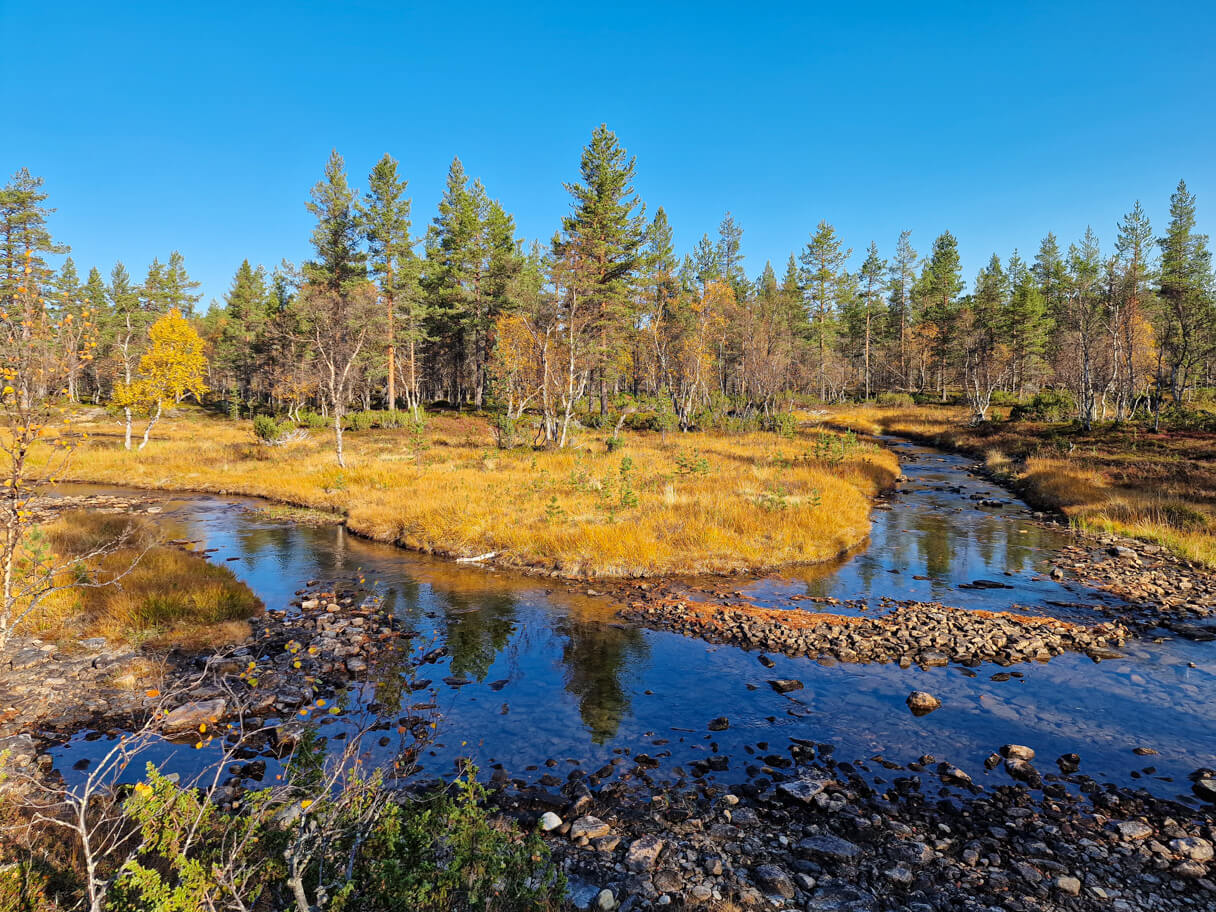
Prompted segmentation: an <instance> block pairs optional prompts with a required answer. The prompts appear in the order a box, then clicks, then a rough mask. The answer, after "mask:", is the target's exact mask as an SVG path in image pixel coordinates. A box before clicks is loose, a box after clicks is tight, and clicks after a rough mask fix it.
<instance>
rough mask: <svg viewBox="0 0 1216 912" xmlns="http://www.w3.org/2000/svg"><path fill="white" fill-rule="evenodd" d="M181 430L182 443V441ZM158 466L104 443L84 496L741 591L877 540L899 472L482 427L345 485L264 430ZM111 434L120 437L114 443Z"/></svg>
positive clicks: (324, 440) (458, 421)
mask: <svg viewBox="0 0 1216 912" xmlns="http://www.w3.org/2000/svg"><path fill="white" fill-rule="evenodd" d="M166 425H167V426H166ZM162 426H165V428H164V431H163V432H162V433H160V434H158V438H159V439H154V440H153V441H152V442H151V443H150V444H149V445H148V447H147V449H146V450H144V451H143V452H142V453H134V452H127V451H125V450H123V449H122V448H121V446H120V444H119V441H118V439H117V437H116V436H115V435H113V434H112V432H110V433H109V436H106V434H105V433H102V434H98V433H96V432H95V433H94V435H93V438H92V440H91V441H90V443H89V444H88V445H87V446H86V447H84V448H82V449H81V450H80V451H78V452H77V453H76V455H75V456H74V457H73V461H72V464H71V467H70V470H69V474H70V476H71V477H72V478H73V479H74V480H78V481H91V482H101V483H113V484H125V485H136V486H140V487H147V488H158V489H166V490H200V491H212V492H219V493H232V494H244V495H252V496H261V497H266V498H269V499H271V500H274V501H277V502H279V503H284V504H290V505H294V506H299V507H306V508H309V509H314V510H322V511H330V512H341V513H344V514H345V516H346V518H347V525H348V527H349V528H350V529H351V530H352V531H354V532H356V533H358V534H360V535H364V536H367V537H369V538H373V539H376V540H379V541H385V542H391V543H394V544H397V545H401V546H404V547H407V548H412V549H416V550H419V551H424V552H430V553H435V554H441V555H447V556H454V557H469V556H476V555H482V554H486V553H489V552H493V553H495V554H496V558H495V562H496V563H499V564H501V565H505V566H516V567H533V568H542V569H546V570H551V571H555V572H558V573H561V574H563V575H567V576H643V575H658V574H671V573H697V572H707V573H724V572H731V571H738V570H756V569H764V568H773V567H779V566H786V565H793V564H800V563H814V562H818V561H824V560H830V559H832V558H834V557H836V556H838V555H839V554H841V553H843V552H845V551H847V550H848V549H850V548H852V547H854V546H855V545H857V544H858V543H860V542H861V541H862V540H863V539H864V538H865V537H866V536H867V535H868V534H869V527H870V523H869V513H870V506H871V498H872V497H873V495H874V494H875V493H877V492H878V491H879V490H880V489H882V488H884V487H887V486H889V485H890V484H891V483H892V482H893V480H894V478H895V476H896V475H897V474H898V470H899V467H898V462H897V460H896V458H895V456H894V455H893V454H891V453H889V452H887V451H885V450H882V449H880V448H878V447H875V446H872V445H869V444H863V443H858V442H856V441H855V440H853V439H850V438H847V437H845V436H844V435H838V434H834V433H830V432H825V431H822V430H820V429H812V430H800V431H799V432H798V433H797V434H796V435H795V436H794V437H793V438H790V439H783V438H779V437H777V436H775V435H773V434H761V433H753V434H742V435H710V434H670V435H668V436H667V438H666V439H663V438H662V437H661V436H660V435H658V434H640V433H638V434H634V433H627V434H626V435H625V437H624V446H623V447H622V448H621V449H620V450H618V451H617V452H614V453H608V452H607V448H606V445H605V440H606V436H607V435H606V433H603V432H601V433H592V432H584V433H583V435H582V437H581V438H580V440H579V445H578V446H577V447H576V448H574V449H569V450H563V451H533V450H531V449H519V450H511V451H501V450H497V449H495V448H494V445H493V437H492V434H491V430H490V428H489V425H488V423H487V422H486V421H485V420H484V419H482V418H478V417H473V416H455V415H441V416H436V417H432V419H431V421H430V424H429V427H428V430H427V446H426V448H425V449H424V450H422V451H417V450H415V449H414V448H413V447H412V446H411V441H410V438H409V435H408V433H407V432H406V431H403V430H372V431H362V432H357V433H354V432H352V433H349V434H348V435H347V461H348V467H347V468H346V469H345V470H341V469H338V467H337V466H336V465H335V463H334V458H333V452H332V440H331V438H330V436H329V435H328V434H326V433H323V432H313V435H312V437H311V438H310V439H308V440H304V441H301V442H298V443H295V444H293V445H290V446H287V447H282V448H278V447H276V448H268V447H261V446H257V445H256V444H254V443H252V442H251V441H252V434H251V432H250V430H249V424H248V422H240V423H237V422H232V421H228V420H222V419H216V418H210V417H205V416H202V415H201V414H194V415H186V416H183V417H179V418H177V419H175V420H172V421H169V422H162ZM98 429H99V430H102V431H103V432H109V429H107V428H105V427H104V426H99V428H98Z"/></svg>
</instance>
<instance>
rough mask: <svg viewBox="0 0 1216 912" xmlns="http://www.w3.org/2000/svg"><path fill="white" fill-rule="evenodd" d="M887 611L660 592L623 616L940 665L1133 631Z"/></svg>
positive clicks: (819, 651)
mask: <svg viewBox="0 0 1216 912" xmlns="http://www.w3.org/2000/svg"><path fill="white" fill-rule="evenodd" d="M881 609H882V610H883V611H884V613H881V614H878V615H875V616H872V617H853V616H848V615H841V614H825V613H818V612H808V611H802V610H799V609H796V608H791V609H788V610H782V609H771V608H759V607H755V606H740V605H720V604H707V603H703V602H693V601H686V600H680V599H670V598H660V599H656V600H652V601H635V602H632V603H630V604H629V605H628V606H627V607H626V608H624V609H622V610H621V612H620V614H621V617H623V618H625V619H627V620H629V621H632V622H634V623H637V624H640V625H642V626H644V627H649V628H652V629H655V630H668V631H672V632H675V633H681V634H683V635H685V636H694V637H700V638H702V639H705V640H708V641H710V642H714V643H728V644H730V645H734V646H742V647H744V648H747V649H758V650H766V651H769V652H780V653H783V654H785V655H792V656H809V657H811V658H822V659H829V660H835V661H839V662H878V663H885V662H894V663H897V664H899V665H901V666H903V667H910V666H912V665H920V666H924V667H933V666H936V665H946V664H949V663H951V662H954V663H958V664H961V665H979V664H981V663H983V662H994V663H996V664H998V665H1013V664H1015V663H1018V662H1031V661H1047V660H1048V659H1051V658H1052V657H1053V656H1057V655H1061V654H1062V653H1065V652H1082V653H1086V654H1088V655H1090V656H1091V657H1092V658H1094V659H1103V658H1112V657H1116V656H1117V655H1118V653H1117V652H1116V650H1117V649H1118V647H1119V646H1121V645H1123V643H1124V642H1126V641H1127V638H1128V631H1127V629H1126V628H1124V627H1123V626H1121V625H1119V624H1117V623H1104V624H1096V625H1092V626H1087V625H1081V624H1072V623H1069V622H1066V621H1060V620H1056V619H1053V618H1041V617H1027V616H1024V615H1017V614H1009V613H995V612H989V611H968V610H965V609H962V608H951V607H947V606H945V605H940V604H937V603H932V602H897V601H894V600H884V601H883V604H882V606H881Z"/></svg>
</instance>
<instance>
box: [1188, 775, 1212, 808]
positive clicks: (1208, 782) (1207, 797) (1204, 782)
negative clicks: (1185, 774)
mask: <svg viewBox="0 0 1216 912" xmlns="http://www.w3.org/2000/svg"><path fill="white" fill-rule="evenodd" d="M1191 790H1192V791H1193V792H1194V793H1195V794H1196V795H1198V796H1199V797H1200V798H1202V799H1203V800H1204V801H1211V802H1213V803H1216V778H1212V777H1209V776H1204V777H1201V778H1199V779H1196V780H1195V783H1194V785H1192V786H1191Z"/></svg>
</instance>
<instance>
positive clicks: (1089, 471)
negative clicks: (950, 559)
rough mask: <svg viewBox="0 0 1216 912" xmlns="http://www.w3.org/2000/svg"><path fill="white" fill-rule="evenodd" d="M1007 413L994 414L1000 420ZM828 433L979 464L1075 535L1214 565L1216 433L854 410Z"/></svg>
mask: <svg viewBox="0 0 1216 912" xmlns="http://www.w3.org/2000/svg"><path fill="white" fill-rule="evenodd" d="M1006 411H1007V410H997V409H994V417H996V418H999V419H1004V418H1005V417H1006V416H1005V412H1006ZM820 420H821V421H822V422H823V423H824V424H825V425H827V426H833V427H844V428H855V429H858V430H863V429H864V430H866V431H872V430H873V429H875V428H877V429H880V430H882V431H885V432H887V433H892V434H897V435H899V436H903V437H908V438H911V439H914V440H920V441H924V442H926V443H930V444H933V445H936V446H941V447H944V448H946V449H951V450H957V451H960V452H964V453H968V454H970V455H973V456H975V457H977V458H981V459H983V460H984V462H985V464H986V466H987V467H988V468H989V470H990V471H992V472H993V474H994V475H995V476H996V477H998V478H1000V479H1001V480H1004V481H1008V482H1010V483H1011V484H1012V485H1013V486H1014V487H1015V488H1017V489H1018V490H1019V491H1020V493H1021V494H1022V495H1023V496H1024V497H1025V498H1026V499H1027V501H1029V502H1030V503H1031V504H1033V505H1034V506H1036V507H1039V508H1041V509H1047V510H1053V511H1057V512H1059V513H1061V514H1063V515H1064V516H1065V517H1067V518H1068V520H1069V521H1070V522H1071V523H1073V524H1074V525H1076V526H1077V527H1079V528H1081V529H1086V530H1090V531H1097V532H1106V533H1111V534H1116V535H1124V536H1127V537H1129V538H1136V539H1140V540H1141V541H1146V542H1151V543H1154V544H1158V545H1161V546H1162V547H1165V548H1167V549H1169V550H1170V551H1172V552H1173V553H1175V554H1177V555H1178V556H1180V557H1183V558H1186V559H1187V560H1192V561H1196V562H1199V563H1202V564H1204V565H1206V566H1209V567H1216V434H1211V433H1204V432H1197V431H1168V430H1167V431H1163V432H1161V433H1151V432H1149V431H1148V430H1146V429H1145V428H1143V427H1141V426H1138V425H1134V424H1124V425H1121V426H1120V425H1114V424H1103V425H1095V427H1094V428H1093V429H1092V430H1090V431H1088V432H1086V431H1084V430H1082V429H1081V428H1080V427H1079V426H1074V425H1062V424H1049V423H1044V422H1022V421H1019V422H1009V421H1006V420H994V421H991V422H988V423H987V424H984V425H980V426H978V427H970V426H968V425H967V423H966V422H967V412H966V411H965V410H963V409H961V408H955V407H939V406H922V407H917V408H879V407H857V408H844V409H838V410H833V411H831V412H830V413H829V414H828V415H826V416H824V417H821V418H820Z"/></svg>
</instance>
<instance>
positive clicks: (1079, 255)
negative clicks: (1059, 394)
mask: <svg viewBox="0 0 1216 912" xmlns="http://www.w3.org/2000/svg"><path fill="white" fill-rule="evenodd" d="M1066 281H1067V284H1066V287H1065V290H1064V295H1063V298H1064V305H1063V312H1062V314H1061V317H1062V319H1061V324H1060V325H1061V326H1063V327H1064V329H1065V330H1066V331H1068V332H1069V333H1070V335H1071V345H1072V348H1073V351H1074V356H1073V357H1074V359H1075V360H1074V363H1075V364H1076V368H1075V370H1076V374H1075V375H1074V376H1073V377H1072V378H1070V379H1071V380H1072V383H1073V388H1074V389H1075V390H1076V392H1077V405H1078V410H1079V411H1080V415H1081V422H1082V424H1083V425H1084V426H1085V429H1086V430H1088V429H1089V428H1090V427H1091V425H1092V424H1093V421H1094V418H1095V417H1096V415H1097V386H1098V383H1097V380H1098V376H1097V375H1098V369H1099V365H1098V342H1099V339H1100V338H1101V337H1102V335H1103V334H1104V332H1105V329H1106V326H1105V321H1104V317H1105V316H1106V311H1107V307H1106V305H1107V298H1106V296H1105V295H1104V293H1103V292H1104V289H1103V283H1102V248H1101V245H1100V244H1099V242H1098V236H1097V235H1096V234H1095V233H1094V230H1093V228H1086V229H1085V236H1084V237H1083V238H1082V239H1081V243H1080V244H1073V245H1071V246H1070V247H1069V248H1068V271H1067V274H1066Z"/></svg>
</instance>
